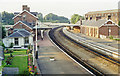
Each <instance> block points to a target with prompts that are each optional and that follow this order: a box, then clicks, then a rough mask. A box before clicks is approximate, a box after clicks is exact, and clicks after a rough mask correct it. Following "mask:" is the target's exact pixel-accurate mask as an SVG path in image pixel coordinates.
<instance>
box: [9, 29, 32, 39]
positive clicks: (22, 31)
mask: <svg viewBox="0 0 120 76" xmlns="http://www.w3.org/2000/svg"><path fill="white" fill-rule="evenodd" d="M30 35H31V33H30V32H28V31H27V30H25V29H19V30H17V31H16V30H14V33H12V34H11V35H9V36H8V37H28V36H30Z"/></svg>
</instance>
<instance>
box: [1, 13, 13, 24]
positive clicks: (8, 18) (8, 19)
mask: <svg viewBox="0 0 120 76" xmlns="http://www.w3.org/2000/svg"><path fill="white" fill-rule="evenodd" d="M13 17H14V14H13V13H8V12H5V11H4V12H2V24H3V25H13V24H14V21H13V19H12V18H13Z"/></svg>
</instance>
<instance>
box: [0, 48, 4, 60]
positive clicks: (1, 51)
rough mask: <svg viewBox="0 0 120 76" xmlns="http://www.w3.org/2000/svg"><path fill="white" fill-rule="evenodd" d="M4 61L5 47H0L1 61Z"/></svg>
mask: <svg viewBox="0 0 120 76" xmlns="http://www.w3.org/2000/svg"><path fill="white" fill-rule="evenodd" d="M2 59H4V57H3V47H2V46H0V60H2Z"/></svg>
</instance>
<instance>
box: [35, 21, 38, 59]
mask: <svg viewBox="0 0 120 76" xmlns="http://www.w3.org/2000/svg"><path fill="white" fill-rule="evenodd" d="M37 26H38V23H37V24H36V57H35V58H36V59H38V49H37V48H38V47H37Z"/></svg>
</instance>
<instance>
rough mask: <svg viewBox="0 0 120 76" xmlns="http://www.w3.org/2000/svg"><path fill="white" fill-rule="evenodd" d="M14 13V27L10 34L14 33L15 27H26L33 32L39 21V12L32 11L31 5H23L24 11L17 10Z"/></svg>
mask: <svg viewBox="0 0 120 76" xmlns="http://www.w3.org/2000/svg"><path fill="white" fill-rule="evenodd" d="M14 15H15V16H14V17H13V20H14V25H13V28H11V29H9V30H8V31H9V35H10V34H11V33H13V30H14V29H25V30H27V31H29V32H31V33H32V32H33V27H34V26H35V25H36V23H37V21H38V17H37V15H38V13H37V12H30V7H28V6H27V5H23V6H22V12H21V13H20V12H15V13H14Z"/></svg>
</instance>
